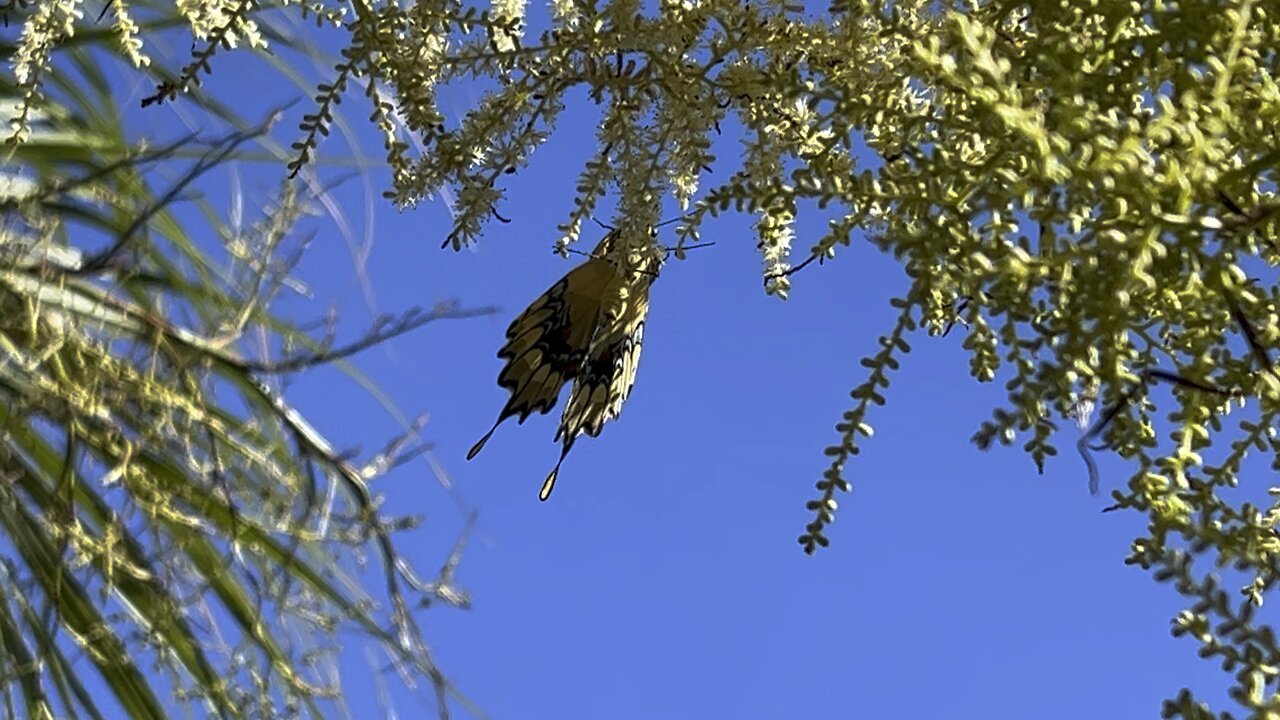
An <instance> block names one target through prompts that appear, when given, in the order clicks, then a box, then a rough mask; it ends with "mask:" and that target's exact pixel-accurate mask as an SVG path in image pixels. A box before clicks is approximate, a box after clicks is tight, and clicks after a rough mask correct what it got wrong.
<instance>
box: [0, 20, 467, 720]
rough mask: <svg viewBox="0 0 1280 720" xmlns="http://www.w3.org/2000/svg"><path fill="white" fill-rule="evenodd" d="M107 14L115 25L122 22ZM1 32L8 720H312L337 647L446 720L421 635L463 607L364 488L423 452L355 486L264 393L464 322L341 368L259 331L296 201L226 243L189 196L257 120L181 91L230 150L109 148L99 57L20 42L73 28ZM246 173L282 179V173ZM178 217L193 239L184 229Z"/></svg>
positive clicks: (1, 459)
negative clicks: (424, 620)
mask: <svg viewBox="0 0 1280 720" xmlns="http://www.w3.org/2000/svg"><path fill="white" fill-rule="evenodd" d="M112 4H113V5H114V6H115V7H114V12H115V13H116V15H117V18H119V17H123V16H124V14H125V13H127V12H128V11H129V9H130V6H127V5H124V4H122V3H112ZM187 5H192V4H190V3H188V4H187ZM54 6H57V7H54ZM134 7H136V4H135V5H134ZM241 7H242V8H243V7H244V6H241ZM10 9H11V10H13V11H15V12H22V11H26V12H27V13H28V16H27V18H26V24H25V25H23V27H24V33H23V35H22V36H21V37H20V38H18V41H17V43H18V44H17V46H14V45H10V44H2V43H0V47H4V50H5V53H4V54H5V55H6V56H8V57H10V58H12V59H13V62H14V64H15V65H16V66H17V68H16V69H17V70H18V71H16V72H15V73H14V74H13V76H12V77H9V76H4V75H0V117H3V118H4V119H5V120H8V121H10V123H11V125H10V126H11V127H13V128H14V129H15V131H16V135H15V137H14V139H13V140H14V141H13V142H11V143H10V144H9V145H8V146H6V147H5V148H4V152H5V153H6V156H5V163H4V165H3V166H2V169H0V538H2V539H0V675H2V676H3V681H2V682H0V707H3V712H4V713H5V714H6V717H17V716H19V715H25V716H28V717H32V718H54V717H66V718H74V717H90V718H103V717H117V716H120V714H121V713H125V714H127V716H129V717H136V718H161V717H169V716H172V715H175V714H181V713H183V712H186V713H189V714H191V715H194V716H200V717H206V716H207V717H222V718H241V717H293V716H308V717H329V716H332V715H333V714H334V713H335V712H337V711H338V710H339V708H340V707H341V705H342V696H341V687H340V685H339V684H338V678H339V677H340V674H339V672H338V669H337V662H338V660H337V658H338V653H339V651H340V650H342V649H343V646H344V644H349V643H350V642H351V640H352V639H353V638H363V639H364V640H366V641H367V642H369V643H370V644H371V645H372V646H373V647H376V648H377V650H378V652H379V653H380V655H381V656H383V657H384V658H385V659H386V660H385V661H384V662H389V663H390V665H392V666H394V667H395V669H396V670H397V671H398V672H399V673H400V675H401V676H402V677H405V678H408V679H409V682H412V683H417V682H421V683H422V684H423V686H424V687H428V688H433V689H434V691H435V693H436V695H437V700H438V707H439V713H440V715H441V716H442V717H443V716H447V715H448V704H447V701H448V700H450V699H452V700H455V701H456V700H457V699H458V698H459V697H460V696H459V695H458V694H457V693H456V691H454V690H453V688H452V687H451V686H450V684H449V683H448V681H447V680H446V679H445V677H444V675H443V673H442V672H441V671H440V669H439V668H437V667H436V665H435V662H434V660H433V657H432V654H431V651H430V648H429V647H428V645H427V644H426V642H425V639H424V637H423V634H422V632H421V631H420V629H419V627H418V617H419V614H420V612H421V608H423V607H425V606H427V605H429V604H432V603H436V602H440V603H447V604H452V605H457V606H465V605H466V604H467V598H466V595H465V593H464V592H463V591H461V590H460V589H459V588H457V587H456V586H454V585H453V584H452V581H451V577H450V576H451V573H452V570H453V568H454V566H456V564H457V558H456V557H454V558H452V559H451V560H450V561H449V562H447V563H446V564H445V567H444V569H443V570H442V573H441V576H440V577H439V578H438V579H436V580H432V581H427V580H425V579H422V578H419V577H417V576H416V575H415V574H414V571H413V570H412V568H411V567H410V566H409V565H408V564H407V562H406V561H405V559H404V558H403V557H402V556H401V555H400V552H399V550H398V548H397V544H396V543H395V542H393V540H394V539H395V538H394V536H395V533H396V532H397V531H399V530H402V529H407V528H412V527H413V526H414V525H415V523H416V522H417V520H416V519H415V518H413V517H394V516H388V515H387V514H386V513H385V511H383V510H381V509H380V508H379V501H378V498H376V497H375V496H374V495H373V493H372V492H371V491H370V489H369V485H368V484H369V482H370V481H371V480H373V479H376V478H377V477H378V476H380V475H382V474H383V473H385V472H386V471H387V470H389V469H390V468H392V467H395V466H396V465H397V464H399V463H400V462H403V461H404V460H406V459H409V458H412V457H414V456H415V455H416V454H417V453H418V452H420V451H421V450H422V449H423V448H422V447H421V446H420V444H419V443H418V442H416V441H415V438H416V437H417V432H418V430H420V429H421V425H420V423H409V424H407V427H406V433H405V436H404V437H402V438H398V439H396V441H395V442H393V443H392V444H390V445H389V446H388V447H387V448H386V449H385V450H384V451H383V452H381V453H378V454H376V455H374V456H373V457H371V458H368V459H367V460H365V461H357V460H355V459H354V458H351V457H348V456H346V455H344V454H342V453H341V452H340V451H339V449H336V448H335V447H334V446H333V445H331V444H330V442H329V441H328V440H326V439H325V438H324V437H323V436H322V435H321V434H320V433H319V432H317V430H316V429H315V428H313V427H312V426H311V425H310V424H309V423H308V422H307V420H306V419H305V418H304V417H303V416H302V415H301V414H300V413H298V412H297V411H295V410H294V409H293V408H292V407H290V406H289V404H288V403H287V401H286V399H285V396H284V394H283V388H282V383H281V382H280V378H281V377H282V376H283V375H285V374H287V373H294V372H298V371H302V370H307V369H310V368H313V367H315V366H318V365H321V364H326V363H341V362H342V361H343V360H344V359H345V358H346V357H348V356H350V355H352V354H354V353H356V352H358V351H360V350H362V349H364V348H367V347H369V346H371V345H373V344H375V343H377V342H380V341H382V340H385V339H387V338H389V337H392V336H395V335H398V334H400V333H403V332H407V331H409V330H412V329H414V328H417V327H420V326H422V325H424V324H426V323H429V322H433V321H437V320H445V319H450V318H460V317H466V316H469V315H473V314H476V313H477V312H488V311H487V310H484V309H482V310H479V311H464V310H459V309H457V308H455V307H452V306H441V307H438V308H435V309H434V310H431V311H410V312H408V313H406V314H404V315H402V316H400V317H398V318H383V319H381V320H379V321H378V323H377V324H376V325H375V326H374V328H373V329H371V330H370V331H369V332H368V333H367V334H366V335H365V336H364V337H362V338H361V339H360V340H357V341H355V342H353V343H351V344H349V345H346V346H333V345H332V341H331V339H328V340H320V339H314V338H312V337H311V336H310V335H308V334H307V333H306V332H304V331H303V330H302V329H300V328H299V327H297V326H295V325H293V324H292V323H290V322H289V321H287V320H286V319H285V318H283V317H281V316H279V315H277V314H275V311H274V310H273V308H274V301H275V300H276V298H277V297H278V296H279V295H280V294H282V293H284V292H286V291H287V290H288V289H289V288H296V287H297V286H298V282H297V281H296V280H295V279H294V278H292V277H291V273H292V270H293V266H294V264H295V263H296V262H297V260H298V259H299V257H300V255H301V253H302V252H303V250H304V249H305V247H306V242H307V240H306V238H304V237H299V233H298V231H297V225H298V223H299V221H300V219H301V218H302V217H303V216H304V215H305V214H307V213H308V211H309V210H311V208H313V207H314V206H315V204H316V203H315V202H314V198H313V197H311V196H309V195H307V194H306V193H305V192H304V191H303V190H302V189H301V188H303V187H306V185H303V184H301V183H296V182H293V181H288V180H284V178H283V177H282V178H281V180H282V181H283V182H282V183H281V184H280V185H279V187H278V189H277V190H276V191H275V192H274V193H271V194H270V197H266V198H263V199H262V201H261V202H262V206H261V208H260V211H261V216H260V217H259V218H258V219H257V220H256V221H247V222H245V223H244V225H243V226H239V225H237V226H235V227H232V226H230V225H228V224H224V223H223V222H222V221H220V220H218V219H217V217H218V214H217V212H215V211H214V209H213V208H212V207H210V206H209V205H208V204H207V202H205V201H203V200H201V199H200V196H199V195H198V194H197V193H195V192H194V191H195V190H196V189H197V188H198V185H197V182H198V181H199V180H200V179H201V177H202V176H204V175H205V174H206V173H209V172H211V171H213V170H215V169H219V168H221V167H222V165H223V164H224V163H226V162H229V161H232V160H245V159H247V158H248V156H249V153H248V148H250V147H252V146H254V145H256V144H261V145H262V146H263V147H264V148H267V149H268V150H269V149H270V148H271V144H270V142H269V141H268V140H267V138H266V134H267V133H268V131H269V129H270V128H271V126H272V125H273V124H275V123H276V121H277V120H278V116H272V117H269V118H267V120H266V121H265V122H264V123H262V124H261V125H258V126H253V125H251V124H249V123H245V122H244V121H242V120H240V119H239V118H238V117H236V116H235V115H233V114H230V113H225V112H224V111H223V110H222V109H221V108H220V107H219V106H218V105H217V104H216V103H214V102H212V101H210V100H208V99H207V98H204V97H202V96H199V95H198V92H196V91H193V92H192V95H194V96H195V98H196V103H197V105H199V106H200V107H201V108H202V109H203V110H205V111H207V112H208V113H209V114H210V115H212V116H216V115H217V114H219V113H221V114H222V115H223V117H225V119H226V120H227V121H228V122H227V125H228V126H231V127H237V126H238V127H239V128H241V129H233V130H230V131H228V132H227V134H226V135H224V136H223V137H221V138H212V137H204V136H194V135H193V136H187V137H180V138H175V139H174V140H173V141H171V142H168V143H155V142H147V141H142V142H133V141H129V140H126V139H125V133H126V127H125V125H124V118H125V117H126V113H125V112H124V111H123V110H122V109H121V108H120V107H119V106H118V105H117V104H116V103H115V102H114V101H113V98H114V94H113V91H112V88H111V87H110V85H109V83H108V81H107V79H106V77H105V75H104V74H103V73H102V72H101V71H100V69H99V68H100V65H101V63H102V60H103V58H104V57H105V56H107V55H108V53H109V52H111V49H112V47H113V46H114V43H115V41H116V40H117V39H118V37H113V36H111V35H102V34H98V35H96V36H95V35H94V33H93V29H92V27H85V26H83V25H79V24H75V25H64V24H57V23H55V25H56V28H55V30H56V32H55V33H54V34H52V35H51V34H48V33H47V32H45V29H47V27H50V22H51V21H50V18H62V19H63V20H67V19H74V18H78V17H79V8H78V6H77V5H76V4H75V3H49V4H47V5H44V4H41V5H33V6H30V7H27V6H25V5H22V6H19V7H17V8H10ZM188 10H192V8H188ZM196 12H197V15H198V14H199V11H198V10H197V11H196ZM228 12H229V13H230V14H228V15H227V16H225V17H224V18H223V21H222V22H221V24H219V23H217V22H214V21H213V20H210V25H209V29H208V32H209V33H210V34H212V35H216V36H218V37H219V38H221V39H220V40H218V42H219V43H222V44H225V43H226V42H227V41H226V38H227V37H229V35H228V33H227V32H226V30H225V28H226V26H227V25H228V24H234V25H235V26H236V27H237V28H240V29H241V30H243V27H242V26H243V25H244V23H249V22H251V20H250V19H248V18H247V16H245V15H243V14H240V15H237V14H235V13H236V12H239V11H232V10H229V11H228ZM147 15H148V17H149V18H150V19H149V21H148V25H147V27H150V28H152V29H159V28H162V27H165V26H168V25H172V24H173V20H174V18H172V17H169V18H165V17H164V16H157V15H156V11H155V9H154V8H152V9H151V12H149V13H147ZM236 18H239V19H236ZM42 28H43V29H42ZM237 32H239V30H238V31H237ZM41 33H45V34H44V35H43V40H41V39H40V38H41V37H42V36H41ZM142 37H146V36H145V34H144V35H143V36H142ZM73 38H74V39H75V41H73ZM117 51H118V52H119V54H120V56H121V57H122V58H124V59H126V60H128V59H130V57H131V56H133V55H136V53H137V52H138V51H139V46H137V45H130V44H127V43H126V44H125V45H124V46H123V47H121V48H117ZM197 52H198V53H199V52H203V51H202V50H199V49H198V50H197ZM54 58H56V62H55V61H54ZM206 58H207V55H206ZM138 64H139V65H142V66H149V64H148V63H138ZM196 65H199V63H193V66H192V67H195V66H196ZM183 74H184V75H185V74H186V72H185V71H184V73H183ZM38 78H44V79H45V80H44V81H43V82H39V81H38ZM194 79H195V75H194V74H192V75H191V77H190V78H189V79H188V81H182V80H175V81H173V82H174V83H177V84H175V85H172V87H175V88H176V87H179V86H182V87H186V86H187V85H189V84H191V83H193V82H194ZM330 117H331V116H330ZM210 122H212V120H210ZM267 157H269V158H270V159H271V160H272V161H273V166H275V167H279V168H280V169H281V171H282V172H281V173H280V174H281V175H283V166H284V163H285V161H286V158H285V156H284V155H283V153H276V154H274V155H272V154H270V153H268V154H267ZM193 199H194V207H195V209H196V210H198V211H203V213H204V215H205V216H206V217H208V218H209V219H210V223H209V225H208V226H205V227H200V226H199V225H198V223H197V224H195V225H196V226H195V227H192V223H191V222H190V220H189V218H190V217H191V215H193V214H196V213H192V212H190V207H191V205H190V203H192V202H193ZM183 205H187V207H188V212H186V213H183V212H181V210H180V209H179V208H180V207H181V206H183ZM252 210H253V208H252V207H251V208H250V212H252ZM330 329H332V328H330ZM370 560H372V562H369V561H370ZM370 577H372V578H373V580H374V582H372V583H370V582H369V578H370ZM339 638H340V639H341V642H339V641H338V639H339ZM104 690H105V691H107V692H105V693H104V692H103V691H104Z"/></svg>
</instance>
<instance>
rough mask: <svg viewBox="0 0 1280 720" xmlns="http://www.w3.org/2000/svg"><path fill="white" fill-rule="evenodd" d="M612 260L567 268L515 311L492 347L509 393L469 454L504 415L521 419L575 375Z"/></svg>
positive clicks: (550, 402) (546, 408)
mask: <svg viewBox="0 0 1280 720" xmlns="http://www.w3.org/2000/svg"><path fill="white" fill-rule="evenodd" d="M616 277H617V273H616V272H615V271H614V269H613V266H612V265H610V264H608V263H606V262H604V261H601V260H596V259H591V260H588V261H587V262H585V263H583V264H582V265H579V266H578V267H576V268H574V269H573V270H571V271H569V273H568V274H567V275H565V276H564V277H563V278H561V279H560V281H559V282H557V283H556V284H555V285H552V286H551V287H550V288H548V289H547V291H546V292H544V293H543V294H542V295H540V296H539V297H538V298H537V299H536V300H534V301H533V302H532V303H530V305H529V307H527V308H525V310H524V312H522V313H520V315H519V316H518V317H516V319H515V320H514V321H512V323H511V326H510V327H508V328H507V336H506V337H507V342H506V344H505V345H503V346H502V349H500V350H499V351H498V357H499V358H501V359H503V360H506V361H507V362H506V365H505V366H504V367H503V368H502V372H500V373H499V374H498V385H500V386H502V387H504V388H506V389H507V390H508V391H510V393H511V397H510V398H508V399H507V403H506V405H504V406H503V408H502V411H501V412H500V413H498V419H497V420H496V421H494V423H493V427H492V428H490V429H489V432H488V433H486V434H485V435H484V437H482V438H480V440H479V441H478V442H477V443H476V444H475V445H473V446H472V447H471V450H470V451H469V452H468V453H467V459H468V460H470V459H471V458H473V457H475V456H476V455H477V454H478V453H479V452H480V450H481V449H482V448H484V445H485V443H486V442H488V440H489V438H490V437H492V436H493V433H494V431H495V430H497V428H498V426H499V425H501V424H502V422H503V421H504V420H506V419H507V418H509V417H513V416H514V417H516V422H518V423H523V422H524V421H525V420H526V419H528V417H529V416H530V415H532V414H533V413H535V412H538V413H547V412H550V411H551V409H552V408H554V407H555V404H556V401H557V400H558V399H559V397H560V389H561V388H563V387H564V385H565V384H566V383H567V382H569V381H570V380H572V379H573V378H575V377H577V375H578V374H579V372H580V371H581V369H582V366H583V363H584V362H585V361H586V359H587V355H588V352H589V349H590V346H591V338H592V336H593V335H594V333H595V330H596V325H597V324H598V317H599V314H600V307H601V298H602V297H603V295H604V292H605V289H606V288H607V286H608V285H609V284H610V283H611V282H613V281H615V279H616Z"/></svg>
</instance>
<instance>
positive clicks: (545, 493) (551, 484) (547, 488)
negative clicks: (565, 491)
mask: <svg viewBox="0 0 1280 720" xmlns="http://www.w3.org/2000/svg"><path fill="white" fill-rule="evenodd" d="M572 447H573V440H568V441H566V442H565V444H564V447H562V448H561V449H560V459H559V460H557V461H556V466H555V467H554V468H551V474H550V475H548V476H547V479H546V480H544V481H543V483H542V489H541V490H539V491H538V499H539V500H541V501H542V502H546V501H547V498H549V497H551V491H552V490H554V489H555V487H556V476H558V475H559V474H560V466H561V465H563V464H564V459H565V456H567V455H568V454H569V449H570V448H572Z"/></svg>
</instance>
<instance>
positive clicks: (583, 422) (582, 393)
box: [538, 277, 652, 500]
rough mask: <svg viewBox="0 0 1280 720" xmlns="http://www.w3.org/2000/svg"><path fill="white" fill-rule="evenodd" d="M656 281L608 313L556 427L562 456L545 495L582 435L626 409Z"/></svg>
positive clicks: (639, 286)
mask: <svg viewBox="0 0 1280 720" xmlns="http://www.w3.org/2000/svg"><path fill="white" fill-rule="evenodd" d="M651 282H652V278H651V277H650V278H643V277H642V278H641V280H640V281H639V282H637V283H635V284H634V285H633V286H632V287H631V288H629V290H630V291H631V292H630V293H629V294H628V295H627V296H625V297H624V299H623V300H622V304H621V308H620V311H619V312H618V313H617V315H616V319H615V318H608V319H607V321H606V322H605V323H604V325H605V327H602V328H601V330H600V332H599V333H597V337H596V338H595V339H594V340H593V341H592V343H591V346H590V349H589V351H588V353H587V357H586V361H585V362H584V364H583V366H582V372H581V373H579V374H578V376H577V377H576V378H574V382H573V390H572V392H570V394H569V401H568V402H567V403H566V404H565V408H564V414H563V415H562V416H561V418H560V427H559V428H558V429H557V430H556V437H555V439H556V440H561V441H562V446H561V450H560V460H559V461H558V462H557V463H556V466H555V468H554V469H553V470H552V471H551V474H550V475H548V476H547V480H546V482H544V483H543V485H542V491H541V492H540V493H539V495H538V497H539V498H541V499H542V500H546V499H547V498H548V497H550V495H551V490H552V488H553V487H554V485H555V481H556V475H557V474H558V473H559V471H560V465H561V464H562V463H563V462H564V458H565V456H566V455H568V454H569V450H570V449H571V448H572V447H573V443H574V441H575V440H576V439H577V438H578V436H579V435H581V434H582V433H586V434H588V435H590V436H591V437H596V436H597V435H599V434H600V430H601V429H602V428H603V427H604V424H605V422H607V421H609V420H612V419H614V418H616V417H618V415H619V414H620V413H621V412H622V404H623V402H625V401H626V399H627V397H628V396H629V395H630V394H631V387H632V385H633V384H634V383H635V379H636V368H637V367H638V365H639V363H640V350H641V348H642V346H643V344H644V324H645V318H646V316H647V315H648V314H649V285H650V283H651ZM605 314H606V315H608V313H605Z"/></svg>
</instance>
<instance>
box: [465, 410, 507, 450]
mask: <svg viewBox="0 0 1280 720" xmlns="http://www.w3.org/2000/svg"><path fill="white" fill-rule="evenodd" d="M506 419H507V417H506V416H505V415H502V416H499V417H498V419H497V420H496V421H494V423H493V427H491V428H489V432H487V433H485V434H484V437H482V438H480V439H479V440H477V441H476V444H475V445H472V446H471V449H470V450H468V451H467V459H468V460H470V459H471V458H473V457H475V456H477V455H479V454H480V451H481V450H483V449H484V444H485V443H487V442H489V438H491V437H493V433H494V431H496V430H497V429H498V426H499V425H501V424H502V421H503V420H506Z"/></svg>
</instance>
